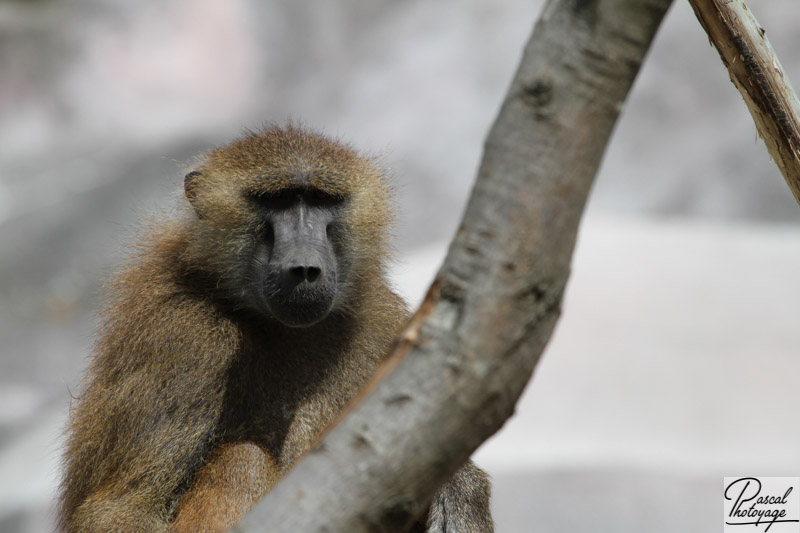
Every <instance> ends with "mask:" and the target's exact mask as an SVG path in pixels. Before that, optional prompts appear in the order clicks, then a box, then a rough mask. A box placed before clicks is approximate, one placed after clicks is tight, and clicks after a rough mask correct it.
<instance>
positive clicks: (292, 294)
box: [251, 188, 344, 327]
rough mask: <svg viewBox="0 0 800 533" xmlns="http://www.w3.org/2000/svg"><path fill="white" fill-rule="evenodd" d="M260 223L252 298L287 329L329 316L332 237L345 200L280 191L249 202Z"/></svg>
mask: <svg viewBox="0 0 800 533" xmlns="http://www.w3.org/2000/svg"><path fill="white" fill-rule="evenodd" d="M252 200H253V201H254V203H255V204H256V206H257V209H258V212H259V213H260V214H261V216H262V217H263V220H264V225H263V228H264V229H263V233H262V235H261V238H263V243H261V244H260V245H259V246H258V247H257V251H256V261H254V269H255V271H254V272H252V279H254V280H255V283H254V284H253V291H252V294H251V297H252V298H253V300H254V303H255V305H256V307H257V308H258V309H260V310H261V311H262V312H263V313H264V314H266V315H268V316H272V317H274V318H276V319H277V320H278V321H280V322H281V323H283V324H284V325H286V326H289V327H308V326H311V325H314V324H316V323H317V322H319V321H321V320H322V319H324V318H325V317H326V316H328V313H329V312H330V311H331V308H332V306H333V303H334V297H335V295H336V290H337V280H338V276H339V274H340V272H339V265H338V264H337V260H336V250H335V248H334V243H333V241H332V237H333V236H334V235H335V232H336V223H337V218H338V215H339V211H340V209H341V206H342V204H343V203H344V199H343V198H341V197H338V196H332V195H329V194H327V193H325V192H322V191H319V190H315V189H303V188H295V189H284V190H281V191H279V192H277V193H271V194H263V195H259V196H254V197H253V198H252Z"/></svg>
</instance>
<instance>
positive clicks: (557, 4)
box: [237, 0, 671, 533]
mask: <svg viewBox="0 0 800 533" xmlns="http://www.w3.org/2000/svg"><path fill="white" fill-rule="evenodd" d="M670 2H671V0H550V1H549V2H548V3H547V5H546V7H545V9H544V11H543V12H542V15H541V17H540V18H539V21H538V22H537V24H536V28H535V30H534V33H533V36H532V37H531V40H530V41H529V43H528V44H527V47H526V49H525V53H524V57H523V59H522V63H521V65H520V67H519V70H518V72H517V74H516V76H515V78H514V80H513V82H512V84H511V87H510V89H509V92H508V95H507V97H506V100H505V101H504V102H503V105H502V108H501V110H500V114H499V116H498V118H497V121H496V122H495V124H494V126H493V127H492V129H491V132H490V133H489V136H488V139H487V141H486V146H485V153H484V158H483V162H482V164H481V168H480V171H479V174H478V178H477V181H476V184H475V188H474V191H473V194H472V197H471V199H470V202H469V205H468V207H467V211H466V214H465V215H464V220H463V222H462V225H461V228H460V229H459V231H458V234H457V235H456V237H455V240H454V241H453V243H452V245H451V247H450V252H449V254H448V256H447V259H446V260H445V263H444V265H443V266H442V268H441V270H440V272H439V274H438V277H437V280H436V282H435V283H434V285H433V286H432V288H431V290H430V291H429V293H428V296H427V298H426V300H425V302H424V303H423V305H422V307H421V308H420V310H419V311H418V313H417V315H416V316H415V318H414V319H412V321H411V322H410V324H409V326H408V327H407V329H406V331H405V332H404V333H403V335H402V337H401V340H400V342H399V343H398V346H397V349H396V350H395V352H394V354H393V355H392V356H391V358H390V360H389V362H388V363H387V365H388V367H396V368H394V370H393V371H392V372H382V373H380V372H379V374H380V376H379V378H378V379H381V378H385V379H383V382H381V383H379V384H378V385H377V386H376V387H374V389H373V390H371V392H370V393H369V394H367V395H365V396H362V398H363V399H362V401H361V402H360V403H359V404H358V405H357V406H356V407H355V408H354V409H353V410H352V411H351V412H350V413H349V414H348V416H347V417H346V418H344V420H343V421H342V422H341V423H340V424H339V425H338V426H337V427H336V428H335V429H333V430H332V431H331V432H330V433H329V434H328V435H327V436H326V437H325V439H324V441H323V443H322V444H321V445H320V446H319V447H318V448H316V449H315V450H314V451H312V452H311V453H310V454H309V455H308V456H307V457H305V458H304V459H303V461H302V462H300V463H299V464H298V465H297V466H296V467H295V468H294V469H293V470H292V471H291V472H290V473H289V474H288V476H287V477H286V478H285V479H284V480H283V481H282V482H281V483H279V484H278V485H277V487H275V489H274V490H273V491H272V492H270V493H269V494H268V495H267V496H266V498H265V499H264V500H263V501H262V502H260V504H259V505H258V506H257V507H256V508H255V509H254V510H253V512H251V513H250V514H249V515H248V516H246V517H245V519H244V520H243V521H242V523H241V524H240V525H239V526H238V529H237V530H239V531H245V530H246V531H271V532H275V531H282V532H283V531H285V532H296V531H303V532H322V531H327V532H331V531H335V532H348V533H358V532H367V531H370V532H374V531H399V530H402V529H403V528H404V527H407V526H408V524H409V523H410V522H411V521H412V520H413V519H414V517H415V516H417V515H418V514H419V513H421V512H423V510H424V508H425V506H426V505H427V503H428V502H429V501H430V499H431V498H432V496H433V494H434V492H435V491H436V490H437V488H438V487H439V486H440V485H441V484H442V483H443V482H445V481H446V480H447V479H448V478H449V477H450V476H451V475H452V474H453V473H454V472H455V471H456V470H457V469H458V468H459V467H460V466H461V465H462V464H463V463H464V461H465V460H466V459H467V458H468V457H469V455H470V454H471V453H472V452H473V451H474V450H475V448H476V447H477V446H478V445H479V444H480V443H481V442H483V441H484V440H485V439H486V438H488V437H489V436H490V435H492V434H493V433H494V432H495V431H497V429H499V428H500V426H502V425H503V423H504V422H505V420H506V419H507V418H508V417H509V416H511V414H512V413H513V411H514V405H515V403H516V401H517V399H518V397H519V395H520V393H521V392H522V389H523V387H524V386H525V384H526V383H527V381H528V379H529V377H530V375H531V373H532V371H533V368H534V366H535V365H536V363H537V361H538V359H539V356H540V354H541V353H542V350H543V349H544V346H545V344H546V343H547V341H548V339H549V338H550V335H551V332H552V330H553V327H554V325H555V322H556V319H557V318H558V315H559V309H560V304H561V298H562V293H563V290H564V286H565V284H566V281H567V276H568V273H569V266H570V260H571V257H572V250H573V247H574V243H575V237H576V233H577V229H578V224H579V222H580V217H581V213H582V211H583V207H584V203H585V201H586V197H587V195H588V192H589V189H590V187H591V184H592V180H593V177H594V175H595V173H596V171H597V168H598V166H599V164H600V161H601V158H602V156H603V152H604V150H605V147H606V144H607V142H608V139H609V137H610V135H611V132H612V130H613V127H614V123H615V122H616V120H617V116H618V114H619V112H620V110H621V108H622V104H623V102H624V101H625V97H626V95H627V93H628V90H629V89H630V87H631V84H632V83H633V80H634V78H635V76H636V74H637V72H638V70H639V67H640V65H641V63H642V60H643V58H644V55H645V53H646V51H647V49H648V47H649V45H650V42H651V40H652V39H653V36H654V34H655V32H656V30H657V28H658V26H659V23H660V22H661V19H662V18H663V16H664V14H665V12H666V10H667V8H668V7H669V5H670ZM387 374H388V377H387Z"/></svg>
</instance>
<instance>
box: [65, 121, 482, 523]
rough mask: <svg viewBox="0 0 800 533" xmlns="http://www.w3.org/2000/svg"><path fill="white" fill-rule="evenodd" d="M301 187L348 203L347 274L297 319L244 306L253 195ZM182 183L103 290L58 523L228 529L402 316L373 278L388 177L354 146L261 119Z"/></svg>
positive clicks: (386, 212)
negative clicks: (320, 311)
mask: <svg viewBox="0 0 800 533" xmlns="http://www.w3.org/2000/svg"><path fill="white" fill-rule="evenodd" d="M295 186H302V187H305V188H311V189H320V190H323V191H325V192H326V193H328V194H333V195H337V196H342V197H346V198H347V201H346V203H345V204H344V206H343V208H342V209H343V212H342V216H341V219H342V225H341V231H339V232H338V233H337V234H336V235H337V236H336V237H335V239H336V242H335V243H334V246H335V248H336V252H337V254H338V256H340V257H341V259H342V261H343V263H342V264H343V265H345V267H346V268H345V270H346V272H345V274H343V275H342V277H341V278H342V279H341V280H340V283H338V285H337V291H338V293H337V296H336V298H337V299H336V301H335V304H334V307H333V310H332V311H331V312H330V314H329V315H328V316H327V317H326V318H325V319H324V320H322V321H321V322H319V323H316V324H314V325H311V326H309V327H304V328H290V327H287V326H284V325H283V324H281V323H280V322H278V321H276V320H274V319H272V318H271V317H269V316H265V315H264V314H263V313H259V312H257V311H256V310H254V309H252V308H251V307H249V306H248V305H247V304H246V303H244V302H245V301H246V293H247V291H248V290H249V287H250V285H249V283H250V281H249V278H248V275H249V273H248V272H249V270H248V269H249V268H250V267H251V264H250V263H251V262H252V257H253V253H254V252H253V250H254V247H255V246H256V241H257V239H258V238H259V235H260V231H261V229H262V225H263V221H262V220H261V219H260V218H259V217H258V215H257V212H256V211H255V210H254V209H253V207H252V205H251V204H250V203H249V198H250V197H252V195H258V194H261V193H263V192H271V191H275V190H278V189H280V188H284V187H295ZM185 188H186V196H187V198H189V200H190V202H191V206H192V209H191V210H189V209H185V211H186V213H185V214H184V215H183V216H180V217H178V218H176V219H174V220H171V221H168V222H165V223H163V224H161V225H159V226H158V227H157V228H156V229H155V230H154V231H153V232H152V235H150V237H148V238H147V239H145V241H144V242H143V243H142V245H141V246H140V249H139V251H138V253H137V254H136V255H135V257H134V258H133V259H132V261H131V262H130V264H128V266H126V267H125V268H124V269H123V270H122V271H121V272H119V274H118V275H117V276H116V277H115V279H114V280H113V282H112V283H111V285H110V295H111V300H110V305H109V307H108V309H107V310H106V311H105V313H104V317H105V322H104V324H103V325H102V327H101V330H100V333H99V336H98V340H97V343H96V348H95V354H96V355H95V358H94V360H93V361H92V364H91V366H90V368H89V371H88V375H87V385H86V388H85V390H84V391H83V393H82V394H81V395H80V398H79V399H78V401H77V404H76V405H75V407H74V408H73V410H72V414H71V415H72V416H71V421H70V424H69V427H68V441H67V448H66V453H65V456H64V457H65V474H64V479H63V482H62V492H61V514H60V525H61V527H62V529H63V530H65V531H70V532H73V531H74V532H95V531H96V532H101V531H102V532H108V531H122V532H127V531H170V530H173V531H186V532H188V531H193V532H200V531H224V530H225V529H227V528H229V527H230V526H231V525H233V524H234V523H236V521H238V519H239V518H240V517H241V516H242V515H243V514H244V513H245V512H246V511H247V510H248V509H249V508H250V507H251V506H252V505H253V503H254V502H255V501H257V499H258V498H259V497H261V496H262V495H263V494H264V493H266V492H267V491H268V490H269V489H270V488H271V487H272V486H273V485H274V484H275V483H276V482H277V480H278V479H279V478H280V477H281V475H283V474H284V473H285V472H286V471H287V469H288V468H290V467H291V465H292V464H293V463H294V462H295V461H296V460H297V459H298V458H299V457H300V456H301V455H303V454H304V453H305V452H306V451H307V450H308V449H309V447H310V446H311V445H312V444H313V443H314V442H315V441H316V440H317V439H318V438H319V437H320V435H321V433H322V432H323V430H324V429H325V428H326V427H327V426H328V425H329V424H330V423H331V422H332V421H333V420H334V419H335V418H336V417H337V415H339V413H340V412H341V410H342V409H343V408H344V406H345V405H346V404H347V402H348V401H349V400H350V399H351V398H352V397H353V396H354V395H355V394H356V393H357V391H358V390H359V389H360V388H361V387H362V386H363V385H364V383H365V382H366V381H367V380H368V379H369V377H370V376H371V375H372V374H373V372H374V371H375V369H376V368H377V366H378V365H379V364H380V362H381V360H382V359H383V358H384V356H385V354H386V353H387V350H388V349H389V346H390V343H391V341H392V339H393V337H394V335H395V333H396V330H397V328H398V327H399V326H400V325H401V324H402V323H403V322H404V320H405V317H406V309H405V307H404V305H403V303H402V302H401V300H400V299H399V298H398V297H397V296H396V295H395V294H394V293H393V292H392V291H391V290H390V289H389V287H388V286H387V283H386V280H385V275H384V266H385V262H386V259H387V243H386V234H387V226H388V224H389V222H390V220H391V211H392V210H391V206H390V205H389V189H388V186H387V184H386V181H385V179H384V177H383V176H382V175H381V173H380V172H379V171H378V169H377V168H376V166H375V165H374V164H373V163H372V162H371V161H370V160H367V159H364V158H361V157H359V156H357V155H356V154H355V152H353V151H352V150H351V149H350V148H347V147H345V146H342V145H340V144H338V143H335V142H332V141H330V140H328V139H326V138H324V137H321V136H319V135H315V134H311V133H308V132H305V131H303V130H301V129H299V128H296V127H293V126H289V127H287V128H283V129H282V128H269V129H267V130H265V131H262V132H260V133H251V134H248V135H246V136H245V137H244V138H243V139H242V140H240V141H237V142H235V143H234V144H232V145H230V146H228V147H225V148H220V149H217V150H214V151H212V152H210V153H209V154H208V155H207V157H206V158H205V160H204V161H203V162H202V163H201V164H200V165H199V166H198V169H197V170H196V171H195V172H192V173H190V174H189V175H187V178H186V183H185ZM481 474H482V473H481ZM486 497H487V498H488V488H487V491H486ZM486 503H487V504H488V499H487V500H486ZM487 512H488V510H487ZM476 531H477V530H476Z"/></svg>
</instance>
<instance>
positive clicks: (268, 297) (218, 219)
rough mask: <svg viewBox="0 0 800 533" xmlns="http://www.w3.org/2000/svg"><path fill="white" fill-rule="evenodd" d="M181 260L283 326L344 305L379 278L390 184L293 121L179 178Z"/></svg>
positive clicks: (218, 153) (371, 166)
mask: <svg viewBox="0 0 800 533" xmlns="http://www.w3.org/2000/svg"><path fill="white" fill-rule="evenodd" d="M184 185H185V190H186V197H187V198H188V200H189V202H190V203H191V206H192V208H193V210H194V215H193V216H194V217H195V219H194V220H193V222H192V225H191V229H190V236H189V246H188V247H187V250H186V253H185V254H184V257H185V259H186V262H187V264H188V265H189V266H190V267H192V268H194V269H198V270H201V271H204V272H205V273H207V274H210V275H211V276H212V279H215V280H216V282H217V284H218V286H219V287H220V288H221V289H223V292H224V294H226V295H227V297H229V298H230V297H232V298H234V299H235V300H236V302H237V303H239V304H241V305H242V306H244V307H250V308H253V309H256V310H258V311H260V312H261V313H263V314H264V315H266V316H269V317H273V318H275V319H277V320H278V321H280V322H281V323H283V324H284V325H286V326H291V327H305V326H311V325H313V324H316V323H317V322H319V321H321V320H323V319H324V318H325V317H326V316H328V314H329V313H330V312H331V311H332V310H336V309H340V310H346V309H347V307H348V303H349V302H350V301H351V299H352V298H353V297H355V296H356V294H357V293H358V288H359V286H363V284H364V283H368V282H369V281H370V278H371V277H374V276H382V275H383V272H382V270H383V263H384V261H385V257H386V250H387V247H386V229H387V225H388V223H389V221H390V220H391V206H390V202H389V188H388V186H387V183H386V180H385V179H384V177H383V175H382V174H381V173H380V171H379V170H378V168H377V166H376V165H375V163H374V162H373V161H371V160H369V159H365V158H362V157H359V156H358V155H357V154H356V153H355V152H354V151H353V150H352V149H350V148H348V147H346V146H343V145H341V144H338V143H336V142H333V141H331V140H329V139H327V138H325V137H322V136H320V135H317V134H313V133H309V132H306V131H304V130H302V129H300V128H297V127H294V126H288V127H287V128H270V129H267V130H265V131H262V132H259V133H250V134H247V135H246V136H245V137H244V138H243V139H241V140H239V141H237V142H235V143H233V144H231V145H230V146H227V147H224V148H219V149H216V150H214V151H212V152H210V153H209V154H208V155H207V156H206V158H205V160H204V161H203V162H202V163H201V164H200V165H199V166H198V168H197V169H196V170H193V171H192V172H189V173H188V174H187V175H186V178H185V180H184Z"/></svg>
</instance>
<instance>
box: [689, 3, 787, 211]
mask: <svg viewBox="0 0 800 533" xmlns="http://www.w3.org/2000/svg"><path fill="white" fill-rule="evenodd" d="M689 3H690V4H691V5H692V8H693V9H694V12H695V15H697V18H698V20H699V21H700V24H701V25H702V26H703V28H704V29H705V30H706V33H708V36H709V38H710V39H711V42H712V43H713V44H714V46H715V47H716V48H717V51H718V52H719V56H720V57H721V58H722V62H723V63H724V64H725V66H726V67H727V68H728V72H729V74H730V77H731V81H732V82H733V84H734V85H735V86H736V88H737V89H739V92H740V93H742V96H743V97H744V101H745V103H746V104H747V108H748V109H749V110H750V114H751V115H752V116H753V121H754V122H755V123H756V128H757V129H758V133H759V135H760V136H761V138H762V139H763V140H764V144H766V146H767V150H769V154H770V155H771V156H772V159H773V160H774V161H775V164H776V165H778V168H779V169H780V171H781V174H783V177H784V179H786V183H787V184H788V185H789V189H791V191H792V194H794V198H795V200H797V202H798V203H800V102H798V100H797V95H796V94H795V92H794V90H793V89H792V86H791V84H790V83H789V78H787V77H786V74H785V73H784V71H783V67H782V66H781V63H780V61H778V57H777V56H776V55H775V51H774V50H773V49H772V46H771V45H770V44H769V40H767V37H766V31H765V30H764V28H762V27H761V26H760V25H759V24H758V21H757V20H756V19H755V17H754V16H753V14H752V13H751V12H750V10H748V9H747V6H746V5H745V3H744V2H743V1H742V0H689Z"/></svg>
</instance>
